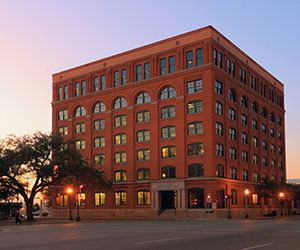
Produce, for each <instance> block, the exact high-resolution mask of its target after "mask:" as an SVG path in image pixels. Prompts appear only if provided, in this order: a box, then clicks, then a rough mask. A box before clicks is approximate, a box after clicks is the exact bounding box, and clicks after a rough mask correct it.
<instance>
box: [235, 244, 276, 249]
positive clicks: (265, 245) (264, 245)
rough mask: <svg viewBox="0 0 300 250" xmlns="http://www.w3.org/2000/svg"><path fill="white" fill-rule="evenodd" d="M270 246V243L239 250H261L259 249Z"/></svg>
mask: <svg viewBox="0 0 300 250" xmlns="http://www.w3.org/2000/svg"><path fill="white" fill-rule="evenodd" d="M271 245H272V243H266V244H262V245H257V246H252V247H246V248H241V249H240V250H250V249H256V248H261V247H268V246H271Z"/></svg>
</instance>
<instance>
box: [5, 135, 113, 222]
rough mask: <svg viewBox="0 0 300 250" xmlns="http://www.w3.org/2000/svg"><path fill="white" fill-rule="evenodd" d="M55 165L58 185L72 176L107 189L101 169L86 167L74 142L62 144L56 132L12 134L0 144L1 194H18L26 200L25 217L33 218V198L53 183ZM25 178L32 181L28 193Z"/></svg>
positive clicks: (71, 179) (86, 185)
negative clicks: (24, 134) (18, 135)
mask: <svg viewBox="0 0 300 250" xmlns="http://www.w3.org/2000/svg"><path fill="white" fill-rule="evenodd" d="M54 166H58V170H57V173H55V177H56V178H54V179H55V180H54V181H58V182H60V184H61V182H65V181H69V182H70V181H72V182H74V177H75V179H76V181H77V183H78V181H80V183H81V184H85V187H86V188H89V187H97V188H101V189H103V190H105V189H109V188H110V185H111V184H110V182H108V181H107V179H106V177H105V174H104V172H103V171H101V170H100V169H96V168H94V167H92V166H89V165H88V164H87V162H86V161H85V160H84V159H83V157H82V156H81V155H80V153H79V152H78V151H77V150H76V149H75V144H74V142H67V143H65V142H64V141H63V138H62V137H61V136H60V135H59V134H51V135H48V134H43V133H35V134H33V135H32V136H28V135H27V136H22V137H17V136H11V137H9V138H7V139H6V140H4V141H3V142H1V143H0V195H2V197H4V198H8V197H10V196H11V195H15V194H20V195H21V196H22V197H23V199H24V201H25V203H26V208H27V218H28V219H29V220H31V219H33V216H32V210H33V201H34V197H35V196H36V194H37V193H39V192H43V191H46V190H48V188H49V186H51V184H52V183H53V170H54ZM28 179H31V180H33V185H32V187H31V188H30V192H28V191H29V190H28V188H29V187H28ZM0 199H1V196H0Z"/></svg>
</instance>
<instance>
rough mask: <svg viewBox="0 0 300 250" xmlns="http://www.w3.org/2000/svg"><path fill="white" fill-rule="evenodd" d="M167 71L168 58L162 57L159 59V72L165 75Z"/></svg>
mask: <svg viewBox="0 0 300 250" xmlns="http://www.w3.org/2000/svg"><path fill="white" fill-rule="evenodd" d="M166 73H167V62H166V58H161V59H160V61H159V74H160V75H161V76H162V75H165V74H166Z"/></svg>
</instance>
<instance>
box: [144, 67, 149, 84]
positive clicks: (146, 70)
mask: <svg viewBox="0 0 300 250" xmlns="http://www.w3.org/2000/svg"><path fill="white" fill-rule="evenodd" d="M144 79H145V80H148V79H150V63H145V64H144Z"/></svg>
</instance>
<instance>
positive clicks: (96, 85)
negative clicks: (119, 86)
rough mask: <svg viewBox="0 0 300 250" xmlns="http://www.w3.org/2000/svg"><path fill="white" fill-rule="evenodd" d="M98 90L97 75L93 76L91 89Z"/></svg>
mask: <svg viewBox="0 0 300 250" xmlns="http://www.w3.org/2000/svg"><path fill="white" fill-rule="evenodd" d="M98 90H99V78H98V76H96V77H94V81H93V91H98Z"/></svg>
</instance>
